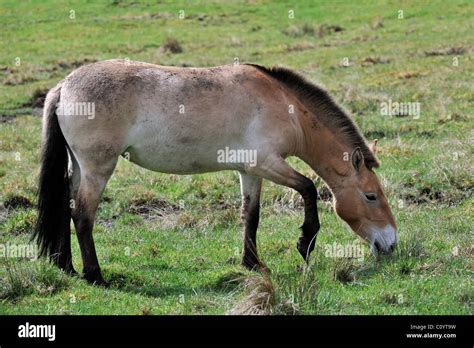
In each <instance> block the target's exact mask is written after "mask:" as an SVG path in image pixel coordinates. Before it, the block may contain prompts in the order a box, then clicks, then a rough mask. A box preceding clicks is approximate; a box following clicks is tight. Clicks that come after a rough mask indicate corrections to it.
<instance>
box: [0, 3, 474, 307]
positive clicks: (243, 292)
mask: <svg viewBox="0 0 474 348" xmlns="http://www.w3.org/2000/svg"><path fill="white" fill-rule="evenodd" d="M400 11H402V12H400ZM180 17H181V18H180ZM183 17H184V18H183ZM472 18H474V4H473V3H472V1H468V0H466V1H449V2H446V1H429V2H428V1H399V2H395V1H354V2H353V1H317V2H315V1H306V2H304V1H298V2H283V1H282V2H278V3H272V2H270V1H248V2H241V1H233V2H231V3H228V2H226V1H212V2H199V3H196V4H189V3H188V2H183V3H182V4H179V3H178V4H176V3H175V2H169V3H167V2H164V3H162V4H159V5H156V4H154V3H153V2H149V3H148V2H142V1H133V2H126V1H97V2H84V1H75V2H73V1H70V2H61V1H41V2H39V1H38V2H17V1H6V0H1V1H0V23H1V28H2V30H1V31H2V33H1V36H0V52H1V54H0V81H1V85H0V116H1V118H0V122H1V123H0V202H2V204H3V206H2V207H1V208H0V209H1V210H0V245H1V246H2V249H0V251H2V250H5V248H6V247H12V246H19V245H24V244H26V243H28V242H29V238H30V233H31V230H32V226H33V224H34V221H35V216H36V212H35V210H34V208H33V206H34V203H35V200H36V198H35V191H36V179H37V171H38V165H39V164H38V161H39V144H40V131H41V119H40V117H38V113H39V108H38V106H39V105H40V104H41V103H40V99H41V96H42V95H44V91H45V90H47V89H48V88H51V87H53V86H54V85H55V84H56V83H57V82H58V81H59V80H60V79H62V78H64V77H65V76H66V75H67V74H68V73H69V72H70V71H72V70H73V69H74V68H75V67H77V66H80V65H82V64H85V63H87V62H91V61H96V60H103V59H109V58H129V59H132V60H141V61H147V62H151V63H157V64H162V65H177V66H215V65H223V64H232V63H234V62H235V61H236V60H238V61H240V62H253V63H258V64H264V65H277V64H281V65H284V66H287V67H290V68H293V69H295V70H297V71H299V72H301V73H302V74H304V75H305V76H306V77H308V78H309V79H311V80H313V81H316V82H318V83H320V84H322V85H323V86H325V87H326V88H327V89H328V90H329V91H330V92H331V94H332V95H333V96H334V97H335V99H336V100H337V101H338V102H339V103H341V104H342V105H343V106H344V107H345V108H346V109H347V110H348V111H349V112H350V113H351V115H352V116H353V117H354V119H355V121H356V122H357V124H358V125H359V126H360V128H361V130H362V131H363V133H364V134H365V135H366V137H367V139H369V140H372V139H375V138H378V139H379V154H378V156H379V158H380V160H381V162H382V166H381V168H380V169H378V170H377V173H378V175H379V177H380V178H381V180H382V182H383V184H384V186H385V189H386V195H387V197H388V199H389V201H390V204H391V206H392V209H393V212H394V214H395V217H396V219H397V222H398V226H399V233H400V245H399V248H398V249H397V252H396V253H395V254H394V255H392V256H388V257H382V258H381V259H375V258H374V257H372V256H371V255H370V253H369V249H368V247H367V246H364V249H363V251H364V257H362V258H358V259H352V258H339V257H328V253H327V252H326V251H327V250H328V247H329V246H332V245H334V244H333V243H339V244H338V245H342V246H344V245H348V244H350V243H354V242H355V241H356V240H357V237H356V236H355V235H354V234H353V233H352V232H350V231H349V229H348V228H347V227H346V225H345V224H344V222H343V221H341V220H340V219H338V218H337V217H336V215H335V213H334V212H333V211H332V208H331V205H330V194H329V193H328V191H327V189H325V188H324V184H323V183H322V182H321V181H320V180H318V179H317V177H316V176H315V175H314V174H313V173H312V172H311V170H310V169H309V168H308V167H307V166H305V165H304V164H303V163H302V162H300V161H299V160H296V159H291V163H292V164H294V166H295V167H296V168H298V169H299V170H300V171H301V172H302V173H304V174H306V175H308V176H310V177H312V178H313V179H314V180H315V182H316V183H317V186H318V188H319V190H320V192H322V193H323V194H322V197H323V199H324V201H323V202H320V203H319V212H320V213H319V214H320V219H321V222H322V228H321V231H320V234H319V237H318V241H317V246H316V250H315V252H314V253H313V256H312V260H311V261H310V264H309V265H308V266H304V265H303V260H302V259H301V257H300V256H299V254H298V251H297V250H296V247H295V246H296V241H297V239H298V236H299V233H300V231H299V229H298V226H300V225H301V223H302V220H303V209H302V202H301V199H300V198H299V196H298V195H295V194H294V193H293V192H292V191H290V190H288V189H286V188H283V187H279V186H276V185H274V184H272V183H269V182H265V183H264V189H263V197H262V204H263V207H262V211H261V223H260V228H259V231H258V247H259V251H260V256H261V258H262V259H263V261H264V262H265V263H266V264H267V265H268V267H269V268H270V269H271V274H270V275H269V276H268V275H266V276H262V275H258V274H254V273H251V272H248V271H245V270H244V269H243V268H242V267H241V266H240V255H241V248H242V244H243V243H242V237H241V225H240V221H239V204H240V202H239V200H240V193H239V184H238V176H237V175H236V174H235V173H232V172H222V173H216V174H207V175H195V176H173V175H164V174H159V173H153V172H150V171H147V170H144V169H141V168H139V167H137V166H135V165H133V164H131V163H129V162H127V161H126V160H123V159H121V160H120V162H119V164H118V167H117V169H116V172H115V174H114V175H113V177H112V179H111V181H110V182H109V185H108V186H107V189H106V191H105V194H104V197H103V199H102V202H101V205H100V208H99V212H98V219H97V221H96V225H95V231H94V237H95V240H96V247H97V250H98V257H99V262H100V264H101V266H102V270H103V273H104V277H105V278H106V280H108V281H109V282H110V284H111V285H110V287H109V288H103V287H97V286H91V285H89V284H87V283H86V282H85V281H84V280H82V279H80V278H72V277H69V276H66V275H64V274H62V273H61V272H60V271H59V270H57V269H55V268H54V267H52V266H50V265H49V264H47V263H45V262H43V261H41V260H36V261H31V260H29V259H28V258H15V257H8V256H9V255H4V256H2V257H1V259H0V313H2V314H144V315H146V314H224V313H229V312H232V311H233V312H237V313H242V312H243V313H248V312H249V311H255V312H257V313H272V314H472V312H473V300H474V286H473V271H474V262H473V257H474V239H473V226H474V221H473V220H474V219H473V217H474V205H473V203H474V201H473V197H472V192H473V175H472V174H473V163H474V161H473V140H472V139H473V121H472V112H473V110H474V107H473V106H474V105H473V103H474V90H473V79H472V78H473V72H474V62H473V52H474V46H473V42H474V30H473V22H472ZM174 40H176V41H177V43H176V42H174ZM388 100H391V101H392V102H409V103H420V104H419V105H420V114H419V117H413V116H408V115H406V114H405V113H403V112H399V113H398V114H396V115H392V116H384V115H382V114H381V105H383V103H385V102H387V101H388ZM10 250H11V249H10ZM4 254H5V253H4ZM73 254H74V264H75V268H76V269H77V270H81V269H82V266H81V259H80V255H79V250H78V245H77V240H76V238H75V237H74V236H73ZM10 256H11V255H10ZM257 295H261V297H262V298H264V299H265V301H266V302H265V301H264V302H265V303H263V302H262V301H261V302H260V303H256V304H254V303H253V302H255V301H256V300H255V298H256V296H257ZM257 297H258V296H257ZM257 302H258V301H257Z"/></svg>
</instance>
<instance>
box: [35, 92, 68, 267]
mask: <svg viewBox="0 0 474 348" xmlns="http://www.w3.org/2000/svg"><path fill="white" fill-rule="evenodd" d="M60 94H61V83H59V84H58V85H57V86H56V87H54V88H53V89H51V90H50V91H49V93H48V95H47V96H46V101H45V104H44V111H43V134H42V145H41V168H40V173H39V184H38V220H37V222H36V227H35V230H34V232H33V237H32V239H36V241H37V243H38V246H39V248H40V250H39V254H40V255H41V256H48V255H49V256H50V258H51V260H52V261H54V262H56V263H57V262H58V259H59V257H60V252H61V250H63V246H62V244H63V243H64V242H65V241H69V246H68V247H69V250H70V227H69V226H70V221H71V210H70V207H69V178H68V173H67V167H68V154H67V148H66V146H67V144H66V140H65V139H64V136H63V134H62V132H61V128H60V127H59V123H58V117H57V115H56V107H57V104H58V103H59V97H60ZM66 233H67V236H66V235H65V234H66ZM68 256H69V257H70V255H68Z"/></svg>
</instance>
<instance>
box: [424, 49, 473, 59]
mask: <svg viewBox="0 0 474 348" xmlns="http://www.w3.org/2000/svg"><path fill="white" fill-rule="evenodd" d="M466 52H467V49H466V48H465V47H442V48H436V49H432V50H429V51H425V52H424V53H425V56H427V57H432V56H456V55H462V54H464V53H466Z"/></svg>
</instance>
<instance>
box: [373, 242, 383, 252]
mask: <svg viewBox="0 0 474 348" xmlns="http://www.w3.org/2000/svg"><path fill="white" fill-rule="evenodd" d="M374 247H375V250H377V252H378V253H380V251H381V249H382V248H381V246H380V244H379V242H375V243H374Z"/></svg>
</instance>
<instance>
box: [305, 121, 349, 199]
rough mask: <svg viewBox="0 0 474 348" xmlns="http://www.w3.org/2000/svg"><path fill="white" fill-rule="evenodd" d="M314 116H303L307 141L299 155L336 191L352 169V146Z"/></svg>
mask: <svg viewBox="0 0 474 348" xmlns="http://www.w3.org/2000/svg"><path fill="white" fill-rule="evenodd" d="M314 117H315V116H313V115H311V114H306V115H304V117H302V118H301V126H302V129H303V133H304V137H305V141H304V142H303V144H304V146H303V147H304V148H302V149H300V151H299V152H300V154H299V157H300V158H301V159H302V160H303V161H305V162H306V163H307V164H308V165H309V166H310V167H311V168H312V169H313V170H314V171H315V172H316V174H318V175H319V176H320V177H321V178H322V179H323V180H324V181H325V182H326V183H327V184H328V185H329V187H330V188H331V189H332V190H333V191H334V190H337V188H338V186H340V184H341V180H343V178H344V176H345V175H347V174H348V172H349V171H350V170H351V166H350V156H351V153H350V146H348V145H347V144H346V143H345V142H344V140H345V139H344V138H343V137H341V136H340V135H338V134H337V132H335V131H334V130H332V129H330V128H329V127H327V126H326V125H325V124H323V123H322V122H321V121H320V120H318V119H317V118H316V119H314Z"/></svg>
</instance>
